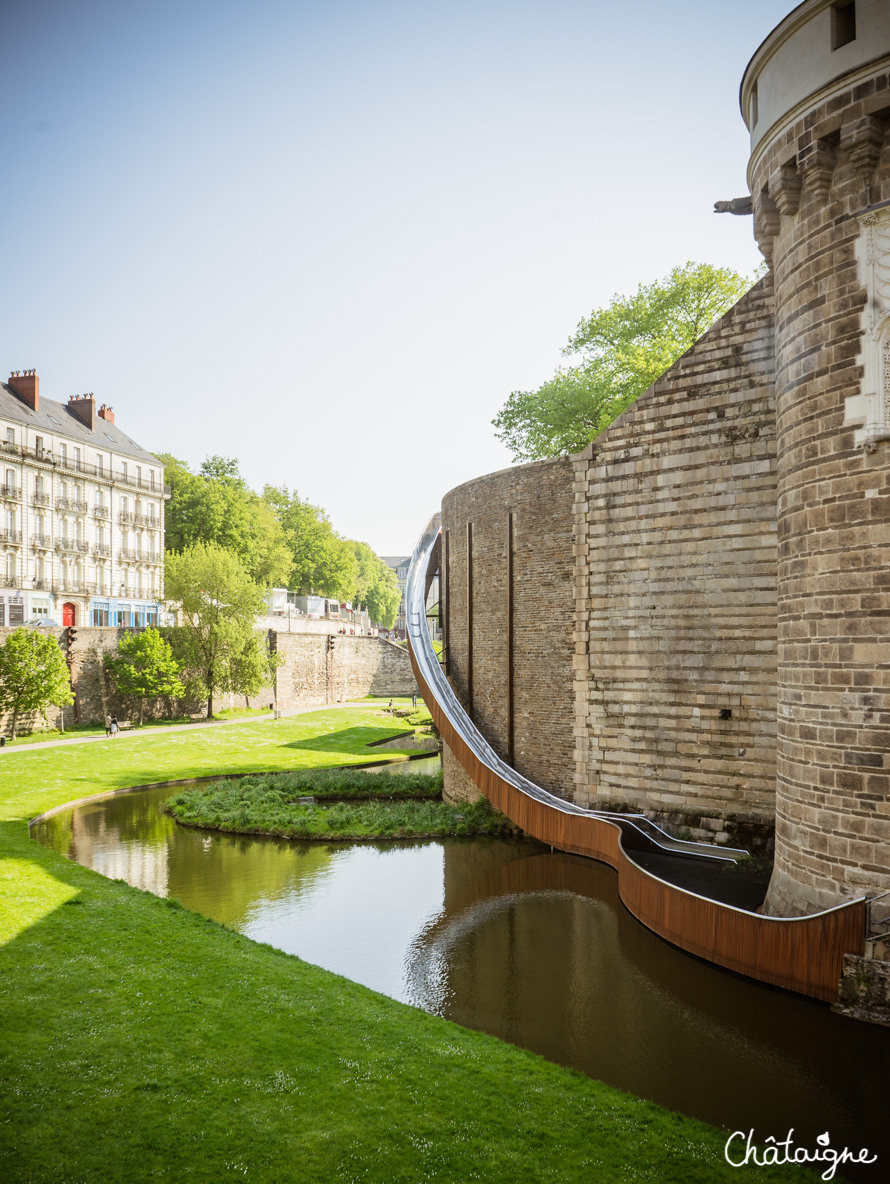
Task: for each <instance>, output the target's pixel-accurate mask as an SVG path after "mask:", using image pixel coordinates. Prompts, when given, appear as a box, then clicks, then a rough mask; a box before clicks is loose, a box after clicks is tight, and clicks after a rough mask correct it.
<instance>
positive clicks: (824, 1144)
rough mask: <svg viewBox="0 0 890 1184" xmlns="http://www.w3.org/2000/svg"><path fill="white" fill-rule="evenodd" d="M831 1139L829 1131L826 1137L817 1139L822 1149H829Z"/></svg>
mask: <svg viewBox="0 0 890 1184" xmlns="http://www.w3.org/2000/svg"><path fill="white" fill-rule="evenodd" d="M830 1138H831V1136H830V1135H829V1133H828V1131H826V1132H825V1134H824V1135H819V1136H818V1137H817V1139H816V1142H817V1143H818V1144H819V1146H820V1147H827V1146H828V1142H829V1139H830Z"/></svg>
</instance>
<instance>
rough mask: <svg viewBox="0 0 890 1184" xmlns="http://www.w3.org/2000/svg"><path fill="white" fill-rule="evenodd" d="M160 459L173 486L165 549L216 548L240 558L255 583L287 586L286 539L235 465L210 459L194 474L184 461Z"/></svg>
mask: <svg viewBox="0 0 890 1184" xmlns="http://www.w3.org/2000/svg"><path fill="white" fill-rule="evenodd" d="M159 455H160V458H161V460H163V462H164V465H165V480H166V481H167V482H168V483H169V485H170V500H169V502H168V503H167V508H166V511H165V530H166V542H167V550H168V551H182V550H184V549H185V548H187V547H191V546H193V545H194V544H195V543H216V544H217V545H218V546H220V547H225V548H226V550H228V551H232V552H233V553H234V554H235V555H237V556H238V558H239V559H240V560H241V562H242V563H243V564H244V566H245V567H246V568H247V571H248V572H249V574H250V575H251V576H252V577H253V579H254V580H255V581H256V582H257V583H259V584H263V585H264V586H266V587H269V586H271V585H272V584H279V585H287V582H288V578H289V576H290V568H291V557H290V549H289V547H288V540H287V538H286V537H285V533H284V530H283V529H282V527H281V524H280V523H279V522H278V520H277V519H276V517H275V514H274V512H273V510H272V509H271V507H270V506H269V505H267V504H266V502H264V501H263V499H262V498H260V497H259V496H258V495H257V494H256V493H254V492H253V490H252V489H250V488H249V487H248V485H247V484H246V483H245V481H244V479H243V478H242V477H241V475H240V473H239V471H238V462H237V460H234V459H233V458H231V457H225V456H211V457H208V458H207V459H206V460H205V461H204V463H203V464H202V465H201V471H200V472H199V473H193V472H192V471H191V469H190V468H189V466H188V465H187V464H186V463H185V461H182V460H178V459H177V458H176V457H175V456H171V455H170V454H169V453H160V454H159Z"/></svg>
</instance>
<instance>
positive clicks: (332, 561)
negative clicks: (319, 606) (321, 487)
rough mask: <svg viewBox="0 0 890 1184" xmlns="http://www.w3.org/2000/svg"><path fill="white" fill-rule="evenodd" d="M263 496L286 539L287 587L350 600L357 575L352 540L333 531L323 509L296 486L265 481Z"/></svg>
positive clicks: (300, 591)
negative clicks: (289, 488)
mask: <svg viewBox="0 0 890 1184" xmlns="http://www.w3.org/2000/svg"><path fill="white" fill-rule="evenodd" d="M263 500H264V501H265V502H266V504H267V505H268V506H269V507H270V508H271V510H272V512H273V513H274V515H275V517H276V519H277V520H278V522H279V523H280V525H281V527H282V529H283V530H284V534H285V537H286V539H287V545H288V547H289V550H290V558H291V565H292V567H291V577H290V587H291V589H292V590H293V591H295V592H299V593H301V594H303V595H306V594H308V593H309V592H315V593H317V594H318V595H319V596H330V597H335V598H337V599H338V600H351V599H352V596H353V594H354V591H355V587H356V581H357V577H358V564H357V561H356V557H355V552H354V550H353V544H352V543H351V542H349V540H348V539H344V538H341V537H340V535H339V534H337V532H336V531H335V530H334V528H333V526H332V525H331V521H330V519H329V518H328V516H327V514H326V513H325V512H324V510H322V509H321V508H320V507H319V506H313V505H312V504H311V503H310V502H308V501H304V500H303V499H302V498H301V497H299V496H298V494H297V491H296V490H294V491H293V492H292V493H291V492H290V491H289V490H288V488H287V486H286V485H267V486H266V487H265V488H264V490H263Z"/></svg>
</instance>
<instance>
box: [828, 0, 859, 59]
mask: <svg viewBox="0 0 890 1184" xmlns="http://www.w3.org/2000/svg"><path fill="white" fill-rule="evenodd" d="M855 40H856V2H855V0H851V3H848V4H832V6H831V51H832V53H833V52H834V51H835V50H836V49H840V47H841V46H842V45H849V44H850V42H851V41H855Z"/></svg>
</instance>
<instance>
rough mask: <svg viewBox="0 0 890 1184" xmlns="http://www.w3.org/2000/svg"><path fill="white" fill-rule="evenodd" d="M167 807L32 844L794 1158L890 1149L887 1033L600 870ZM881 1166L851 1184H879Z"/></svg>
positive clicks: (145, 797) (99, 818)
mask: <svg viewBox="0 0 890 1184" xmlns="http://www.w3.org/2000/svg"><path fill="white" fill-rule="evenodd" d="M412 764H413V762H412ZM403 767H404V766H403ZM408 769H409V770H410V766H408ZM175 792H178V791H177V790H176V789H159V790H147V791H143V792H141V793H138V794H129V795H123V796H120V797H116V798H112V799H108V800H105V801H103V802H97V803H93V804H88V805H85V806H82V807H79V808H77V809H75V810H73V811H68V812H65V813H62V814H58V815H56V816H54V817H52V818H50V819H48V820H46V821H45V822H43V823H41V824H38V825H37V826H35V828H34V833H35V837H38V838H40V840H41V841H42V842H45V843H47V844H48V845H50V846H53V847H54V848H55V849H56V850H59V851H61V852H62V853H63V854H65V855H68V856H69V857H70V858H73V859H76V860H77V861H78V862H80V863H85V864H87V865H88V866H90V867H94V868H96V870H98V871H102V872H103V873H104V874H106V875H111V876H120V877H121V878H124V879H126V880H128V881H129V882H130V883H132V884H135V885H137V886H138V887H141V888H147V889H149V890H151V891H153V892H157V893H158V894H159V895H169V896H174V897H176V898H177V899H179V900H181V901H182V902H183V904H185V905H187V906H188V907H189V908H192V909H195V910H196V911H198V912H201V913H203V914H204V915H206V916H208V917H212V918H213V919H214V920H217V921H220V922H222V923H224V924H226V925H229V926H231V927H232V928H234V929H237V930H239V931H240V932H242V933H245V934H247V935H249V936H250V937H253V938H256V939H257V940H260V941H266V942H269V943H271V944H273V945H275V946H278V947H280V948H281V949H284V950H287V951H288V952H290V953H294V954H298V955H300V956H301V957H303V958H305V959H307V960H309V961H311V962H315V963H317V964H319V965H321V966H324V967H326V968H327V969H329V970H333V971H336V972H338V973H340V974H344V975H346V976H347V977H349V978H351V979H354V980H356V981H358V982H362V983H364V984H366V985H367V986H369V987H372V988H374V989H376V990H379V991H383V992H385V993H386V994H388V995H391V996H393V997H394V998H396V999H401V1000H403V1001H405V1002H408V1003H413V1004H415V1005H416V1006H419V1007H423V1008H425V1009H426V1010H428V1011H431V1012H434V1013H436V1014H438V1015H441V1016H444V1017H446V1018H448V1019H451V1020H455V1021H457V1022H458V1023H461V1024H465V1025H467V1026H468V1027H473V1028H480V1029H482V1030H484V1031H487V1032H491V1033H493V1034H494V1035H497V1036H501V1037H502V1038H504V1039H506V1040H510V1041H512V1042H514V1043H516V1044H520V1045H523V1046H524V1047H526V1048H530V1049H532V1050H534V1051H536V1052H540V1053H542V1054H543V1055H544V1056H546V1057H549V1058H550V1059H552V1060H555V1061H558V1062H560V1063H562V1064H565V1065H571V1066H573V1067H575V1068H577V1069H580V1070H582V1071H583V1072H585V1073H588V1074H589V1075H591V1076H593V1077H596V1078H599V1079H601V1080H604V1081H607V1082H609V1083H610V1084H612V1085H616V1086H620V1087H621V1088H623V1089H627V1090H631V1091H632V1092H633V1093H636V1094H639V1095H640V1096H643V1097H647V1098H651V1099H652V1100H653V1101H657V1102H660V1103H662V1104H663V1105H666V1106H669V1107H671V1108H672V1109H676V1110H680V1111H683V1112H684V1113H687V1114H693V1115H695V1116H697V1117H700V1118H704V1119H706V1120H708V1121H711V1122H715V1123H717V1124H719V1125H723V1126H726V1127H729V1128H730V1129H745V1130H747V1129H748V1128H749V1127H754V1128H755V1129H756V1130H757V1131H758V1132H760V1133H761V1134H762V1135H763V1136H764V1137H765V1136H766V1135H767V1134H773V1135H775V1136H776V1137H784V1135H785V1134H786V1133H787V1131H788V1129H789V1128H790V1127H794V1128H795V1131H796V1136H795V1138H796V1141H797V1142H798V1144H799V1145H800V1144H802V1143H804V1142H806V1143H807V1145H809V1146H815V1143H814V1140H815V1137H816V1135H817V1134H819V1133H821V1132H822V1131H824V1130H826V1129H827V1130H829V1131H830V1132H831V1135H832V1145H833V1146H843V1145H845V1144H846V1145H847V1146H850V1147H854V1146H861V1145H867V1146H870V1147H871V1148H872V1149H873V1150H874V1149H876V1148H877V1146H878V1143H879V1142H880V1141H881V1136H882V1134H883V1131H884V1128H885V1121H884V1114H883V1110H884V1105H885V1100H886V1080H887V1071H888V1069H890V1030H887V1029H883V1028H876V1027H873V1026H871V1025H865V1024H859V1023H856V1022H853V1021H850V1020H846V1019H840V1018H839V1017H837V1016H834V1015H832V1014H831V1012H830V1011H829V1009H828V1008H827V1007H825V1006H824V1005H822V1004H819V1003H816V1002H812V1001H809V1000H806V999H804V998H802V997H799V996H795V995H791V994H788V993H786V992H783V991H780V990H777V989H773V988H770V987H767V986H762V985H760V984H757V983H755V982H753V981H750V980H747V979H743V978H741V977H738V976H736V975H733V974H731V973H730V972H728V971H723V970H721V969H719V968H717V967H714V966H711V965H709V964H707V963H704V962H700V961H698V960H697V959H695V958H691V957H689V956H688V955H686V954H683V953H682V952H681V951H679V950H677V949H675V948H674V947H673V946H670V945H668V944H667V943H666V942H663V941H661V940H660V939H659V938H657V937H655V936H654V935H653V934H651V933H650V932H649V931H648V930H646V929H644V928H643V927H642V926H641V925H639V924H638V923H637V922H636V921H634V919H633V918H632V917H631V916H630V914H628V913H627V911H626V910H625V909H624V908H623V906H622V905H621V903H620V901H619V899H618V893H617V877H616V876H615V873H614V872H613V871H612V870H611V869H610V868H607V867H605V866H603V865H602V864H596V863H593V862H592V861H588V860H583V859H581V858H578V857H575V856H570V855H562V854H559V853H551V852H550V851H549V850H548V849H547V848H545V847H542V846H540V845H539V844H536V843H532V842H522V841H514V840H500V839H493V840H483V839H479V840H470V841H468V840H446V841H428V842H422V843H418V842H409V843H405V844H400V843H386V844H353V845H341V844H331V845H321V844H309V843H307V844H300V843H295V842H287V841H283V840H274V839H250V838H245V837H238V836H229V835H217V834H208V833H205V832H202V831H197V830H187V829H184V828H181V827H177V826H176V825H175V824H174V823H173V821H172V819H170V818H169V817H168V816H167V815H165V814H163V813H162V811H161V809H160V807H161V804H162V802H163V800H164V798H166V797H167V796H169V795H171V794H173V793H175ZM876 1166H878V1167H879V1166H880V1164H878V1165H876ZM870 1170H871V1169H860V1171H861V1172H862V1173H863V1174H862V1175H861V1176H860V1177H859V1178H864V1179H869V1178H872V1179H874V1178H876V1177H874V1176H871V1177H869V1176H868V1175H867V1174H866V1173H867V1172H868V1171H870ZM855 1171H856V1169H852V1170H850V1171H849V1172H848V1174H849V1176H850V1178H851V1179H853V1178H856V1176H855Z"/></svg>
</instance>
